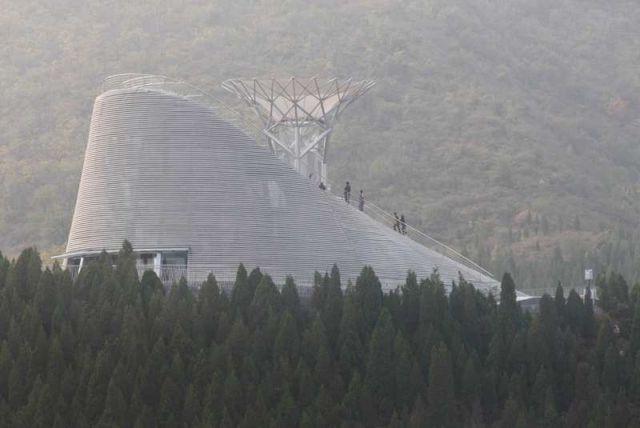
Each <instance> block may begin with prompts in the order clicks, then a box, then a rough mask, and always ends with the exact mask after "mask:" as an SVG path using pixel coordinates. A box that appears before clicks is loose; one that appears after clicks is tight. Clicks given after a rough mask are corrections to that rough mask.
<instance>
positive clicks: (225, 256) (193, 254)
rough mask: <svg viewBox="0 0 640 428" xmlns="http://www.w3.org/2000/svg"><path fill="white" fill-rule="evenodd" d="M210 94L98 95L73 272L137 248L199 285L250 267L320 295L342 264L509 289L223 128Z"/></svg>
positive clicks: (137, 85) (150, 89) (130, 86)
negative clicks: (323, 281)
mask: <svg viewBox="0 0 640 428" xmlns="http://www.w3.org/2000/svg"><path fill="white" fill-rule="evenodd" d="M206 99H207V96H206V94H204V93H202V92H201V91H199V90H197V89H195V88H193V87H190V86H189V85H185V84H182V83H180V82H174V81H171V80H169V79H166V78H161V77H157V76H144V75H123V76H115V77H112V78H110V79H108V80H107V81H106V84H105V88H104V91H103V92H102V93H101V94H100V95H99V96H98V97H97V99H96V101H95V105H94V109H93V116H92V119H91V127H90V132H89V141H88V145H87V149H86V154H85V160H84V166H83V170H82V177H81V180H80V187H79V190H78V196H77V202H76V207H75V211H74V215H73V220H72V224H71V230H70V233H69V239H68V244H67V249H66V252H65V254H62V255H61V256H59V257H60V258H61V259H64V260H65V263H66V264H67V266H69V267H70V268H71V269H75V270H78V269H81V267H82V266H83V265H84V264H85V263H87V261H89V260H91V259H92V258H95V257H97V256H98V255H99V254H100V252H102V251H103V250H105V251H107V252H108V253H113V254H115V253H117V252H118V250H119V249H120V248H121V246H122V242H123V241H124V240H125V239H126V240H129V241H130V242H131V244H132V246H133V248H134V251H135V253H136V254H137V256H138V258H139V267H140V270H141V271H143V270H147V269H152V270H154V271H156V273H158V275H159V276H160V278H161V279H163V280H164V281H166V282H171V281H174V280H177V279H179V278H180V277H181V276H184V277H185V278H187V280H188V281H189V282H190V283H191V284H194V285H197V284H198V283H199V282H201V281H204V280H205V279H206V277H207V275H208V274H209V273H210V272H212V273H214V274H215V275H216V277H217V278H218V280H219V281H222V282H231V281H233V279H234V278H235V274H236V271H237V268H238V265H239V264H240V263H244V264H245V266H246V267H247V268H248V269H251V268H253V267H256V266H257V267H260V269H261V270H262V271H263V272H266V273H269V274H270V275H271V276H272V277H273V278H274V280H275V281H276V282H277V283H278V282H279V283H283V282H284V280H285V277H286V276H287V275H292V276H293V277H294V279H295V280H296V283H298V284H299V285H302V286H304V285H309V284H311V282H312V279H313V275H314V272H315V271H319V272H325V271H328V270H330V269H331V266H332V265H333V264H334V263H335V264H337V265H338V267H339V268H340V272H341V275H342V277H343V279H344V283H345V284H346V283H347V281H346V280H349V279H350V280H355V278H356V277H357V276H358V274H359V273H360V271H361V270H362V268H363V266H365V265H371V266H372V267H373V268H374V270H375V272H376V274H377V275H378V276H379V278H380V280H381V282H382V284H383V286H384V287H385V288H386V289H392V288H395V287H397V286H398V285H399V284H401V283H403V281H404V280H405V278H406V275H407V272H408V271H409V270H412V271H415V272H416V273H417V275H418V277H426V276H429V275H431V274H432V273H433V271H434V269H437V271H438V272H439V274H440V276H441V277H442V278H443V280H444V281H445V283H448V284H450V283H451V281H452V280H457V279H458V277H459V275H460V274H462V275H463V276H464V277H465V278H466V279H467V280H469V281H471V282H473V283H474V284H475V285H476V286H478V287H480V288H482V289H484V290H487V291H492V290H493V291H495V290H496V289H497V286H498V283H497V282H496V281H495V280H494V279H493V278H492V277H491V276H490V275H489V274H488V273H487V272H486V271H482V269H481V268H479V267H477V266H476V265H474V264H472V263H471V262H470V261H468V260H466V259H464V258H462V259H457V260H454V259H453V258H452V257H450V255H449V256H448V255H445V254H444V253H443V252H442V251H439V250H438V249H437V248H435V249H434V248H429V247H427V246H424V245H422V244H420V243H418V242H416V241H414V240H412V239H410V238H409V237H408V236H406V235H402V234H400V233H397V232H395V231H394V230H393V229H392V228H391V227H390V225H389V224H384V223H381V222H379V221H376V220H375V219H373V218H372V217H371V216H369V215H367V213H365V212H361V211H359V210H357V209H356V208H354V207H352V206H351V205H348V204H346V203H345V202H344V200H341V199H340V198H338V197H336V196H334V195H332V194H331V193H329V192H327V191H323V190H321V189H319V188H318V185H317V183H316V182H315V181H314V180H309V179H308V177H305V176H303V175H301V174H299V173H298V172H296V170H294V168H292V167H291V166H290V165H288V164H287V163H286V162H285V161H283V160H282V159H280V158H279V157H278V156H277V154H276V153H274V152H273V151H272V150H269V148H267V147H264V146H260V145H259V144H257V143H256V141H254V140H252V139H251V138H249V137H248V136H247V135H246V133H245V132H243V131H242V130H241V129H240V128H239V127H237V126H236V125H234V124H232V123H230V122H229V121H225V120H223V119H221V117H220V114H218V113H216V107H212V103H210V102H208V101H206Z"/></svg>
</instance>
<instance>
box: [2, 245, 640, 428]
mask: <svg viewBox="0 0 640 428" xmlns="http://www.w3.org/2000/svg"><path fill="white" fill-rule="evenodd" d="M41 265H42V262H41V260H40V258H39V256H38V253H37V252H36V251H34V250H32V249H29V250H26V251H24V252H23V253H22V254H21V255H20V257H19V258H18V259H17V261H16V262H13V263H10V262H9V261H8V260H7V259H5V258H3V257H2V256H0V309H1V310H0V425H2V426H16V427H18V426H19V427H49V426H53V427H56V428H57V427H68V426H96V427H123V426H128V427H134V426H135V427H150V426H159V427H165V426H166V427H176V426H185V427H233V426H238V427H257V426H261V427H279V428H284V427H303V428H308V427H318V428H320V427H345V428H346V427H393V428H400V427H410V428H413V427H425V426H430V427H462V426H465V427H496V428H503V427H504V428H513V427H516V428H527V427H531V428H533V427H541V426H544V427H560V426H566V427H576V428H578V427H579V428H583V427H589V428H591V427H593V428H596V427H616V428H623V427H637V426H638V425H639V424H640V407H638V403H640V352H639V350H640V288H638V287H635V288H634V289H633V290H632V291H630V290H629V288H628V286H627V284H626V282H625V281H624V279H623V278H622V277H620V276H618V275H612V276H610V277H609V278H600V279H599V281H598V286H599V291H600V295H601V296H602V299H601V304H602V308H603V309H604V310H605V312H604V313H603V314H602V315H598V316H596V315H595V314H594V307H593V302H592V301H591V298H590V297H589V295H587V297H586V298H585V300H584V302H583V301H582V300H581V299H580V297H579V296H578V294H577V293H576V292H575V291H573V290H572V291H570V292H569V294H568V296H565V291H564V290H563V289H562V288H558V290H557V292H556V294H555V297H554V298H551V297H549V295H545V296H544V297H543V298H542V301H541V302H540V314H539V315H533V316H532V315H528V314H523V313H522V312H521V310H520V309H519V307H518V306H517V304H516V300H515V285H514V283H513V281H512V279H511V277H510V276H509V275H508V274H506V275H505V276H504V277H503V280H502V291H501V294H500V305H497V304H496V301H495V300H494V299H493V298H492V297H486V296H484V295H483V294H482V293H480V292H478V291H476V290H475V289H474V288H473V286H472V285H471V284H468V283H465V282H464V281H461V282H460V283H458V284H456V286H455V287H454V288H453V290H452V291H451V293H450V295H449V296H448V297H447V296H446V295H445V291H444V286H443V284H442V283H441V282H440V280H439V278H438V277H437V275H434V276H432V277H431V278H426V279H417V278H416V277H415V275H411V274H410V275H408V277H407V280H406V283H405V284H404V285H403V286H402V287H401V289H399V290H398V291H397V292H394V293H390V294H385V295H383V293H382V291H381V287H380V282H379V281H378V279H377V277H376V275H375V272H373V270H371V268H364V269H363V270H362V273H361V275H360V277H359V278H358V279H357V281H356V283H355V284H353V285H349V287H347V289H346V291H345V292H343V291H342V287H341V285H342V284H341V282H340V273H339V271H338V269H337V268H334V269H333V270H332V271H331V273H330V274H325V275H324V276H322V275H320V274H318V275H317V276H316V281H315V286H314V288H313V293H312V296H311V299H310V301H309V300H307V301H306V302H301V301H300V298H299V297H298V294H297V290H296V286H295V283H294V282H293V279H291V278H289V279H288V280H287V282H286V284H284V285H282V287H277V286H276V284H274V283H273V281H272V280H271V278H270V277H269V276H268V275H266V274H263V273H261V272H260V270H259V269H254V270H252V271H251V272H250V273H248V272H247V270H246V269H245V268H244V267H243V266H240V267H239V269H238V274H237V278H236V281H235V286H234V288H233V291H232V292H231V293H230V294H229V295H226V294H224V293H221V291H220V288H219V286H218V284H217V282H216V279H215V277H214V276H213V275H212V276H210V277H209V278H208V279H207V281H206V282H205V283H203V284H202V286H201V288H200V290H199V291H196V290H193V289H189V288H188V287H187V286H186V284H185V283H184V282H183V283H180V284H174V286H173V287H171V288H170V289H169V290H167V291H165V288H164V287H163V286H162V283H161V282H160V280H159V279H158V278H157V277H156V276H155V274H154V273H153V272H151V271H150V272H146V273H145V274H144V276H143V277H142V279H141V280H140V281H139V280H138V276H137V270H136V267H135V257H133V256H132V253H131V247H130V245H126V244H125V246H124V247H123V249H122V251H121V252H120V254H119V256H118V260H117V264H116V267H115V269H114V268H112V260H111V258H110V257H108V256H106V254H105V255H104V257H103V258H101V260H100V261H99V262H96V263H93V264H89V265H87V266H86V267H85V268H84V269H83V271H82V272H81V274H80V276H79V277H78V279H77V280H76V281H75V282H72V281H71V277H70V276H69V274H68V272H63V271H61V270H60V269H59V268H58V267H54V268H53V270H49V269H47V270H45V271H42V270H41ZM279 285H280V284H278V286H279ZM634 308H635V309H634Z"/></svg>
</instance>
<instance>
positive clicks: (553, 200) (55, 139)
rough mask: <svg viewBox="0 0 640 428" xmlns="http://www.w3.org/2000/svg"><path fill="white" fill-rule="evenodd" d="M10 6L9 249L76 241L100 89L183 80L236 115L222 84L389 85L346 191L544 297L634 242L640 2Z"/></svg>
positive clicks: (5, 213)
mask: <svg viewBox="0 0 640 428" xmlns="http://www.w3.org/2000/svg"><path fill="white" fill-rule="evenodd" d="M0 5H2V7H3V10H4V11H6V13H3V14H2V15H1V16H0V34H1V35H2V38H3V40H4V41H5V43H3V44H2V45H1V46H0V58H1V59H2V62H1V63H0V99H1V100H2V102H1V103H0V183H1V184H0V248H3V249H6V250H9V251H10V252H11V251H15V250H16V249H18V248H20V247H22V246H25V245H30V244H37V245H38V246H39V247H40V248H42V249H44V250H46V251H55V250H56V249H59V248H61V247H62V245H63V244H64V241H65V239H66V235H67V231H68V225H69V221H70V218H71V214H72V210H73V203H74V198H75V193H76V191H77V184H78V181H79V177H80V169H81V164H82V154H83V151H84V146H85V144H86V137H87V130H88V121H89V118H90V113H91V108H92V102H93V98H94V97H95V95H96V94H97V93H98V91H99V86H100V82H101V79H102V78H103V77H105V76H106V75H109V74H115V73H121V72H130V71H134V72H149V73H158V74H166V75H170V76H173V77H177V78H183V79H185V80H187V81H189V82H191V83H194V84H196V85H199V86H202V87H204V88H206V89H208V90H210V91H211V92H214V93H215V94H217V95H219V96H221V97H224V99H225V100H226V102H228V103H230V104H232V105H234V106H236V107H237V108H243V107H242V105H241V104H239V103H238V102H237V101H236V100H234V99H233V98H232V97H231V96H230V95H228V94H225V93H224V92H223V91H222V90H221V89H220V88H219V84H220V82H221V81H222V80H224V79H225V78H229V77H237V76H248V77H252V76H277V77H287V76H290V75H299V76H309V75H317V76H334V75H336V76H353V77H354V78H356V79H358V78H373V79H375V80H377V81H378V85H377V86H376V87H375V88H374V89H373V90H372V91H371V92H370V93H368V94H367V95H366V96H365V97H364V98H363V99H362V100H359V101H358V102H357V103H356V104H354V105H353V106H352V107H350V108H349V110H347V111H346V112H345V114H344V116H343V117H342V118H341V120H340V124H339V125H338V127H337V128H336V130H335V133H334V135H333V139H332V142H331V146H330V148H329V156H330V170H329V174H330V177H331V179H332V181H333V182H335V183H338V184H337V185H340V183H342V182H343V181H344V180H347V179H349V180H351V181H352V182H353V183H354V185H355V187H356V188H360V187H362V188H364V189H366V191H367V195H368V198H369V200H371V201H375V202H377V203H378V204H379V205H381V206H383V207H385V208H387V209H389V210H394V209H395V210H398V211H401V212H403V213H405V214H406V215H407V217H408V219H409V221H410V222H413V223H415V224H417V225H418V226H419V227H420V228H422V229H423V230H425V231H426V232H428V233H431V234H433V235H434V236H436V237H437V238H439V239H442V240H444V241H446V242H449V243H451V244H453V245H454V246H456V247H458V248H460V249H463V250H464V251H466V252H467V253H468V254H469V255H471V256H472V257H474V258H476V259H478V260H479V261H480V262H482V263H483V264H485V265H487V266H489V267H491V268H493V269H496V270H501V269H503V268H509V267H511V268H513V263H514V261H513V260H515V263H516V264H517V265H519V267H518V270H519V271H520V273H521V274H522V275H524V276H527V275H528V278H521V280H520V283H524V284H528V285H532V284H535V281H533V279H532V278H529V277H531V272H532V271H533V270H535V269H537V268H538V267H539V266H538V267H536V265H535V264H536V263H546V262H544V260H548V259H549V258H550V257H552V256H553V255H554V254H555V252H557V251H558V249H559V250H561V251H564V254H565V257H567V255H568V254H569V253H572V254H576V255H578V254H582V255H581V256H580V257H583V258H584V257H586V258H587V259H588V260H590V262H591V263H597V262H599V263H603V262H602V261H599V257H600V256H599V255H598V254H599V253H597V251H594V250H593V248H595V247H597V246H598V245H603V244H602V243H606V242H609V241H610V240H611V239H613V238H612V236H613V235H614V233H613V231H614V230H617V229H618V228H622V229H624V230H630V231H634V230H636V229H637V228H638V218H639V217H638V214H639V212H640V203H639V202H638V199H639V198H638V190H639V189H638V178H639V172H640V171H639V166H640V151H639V150H640V149H639V148H638V144H637V143H638V141H639V140H640V138H639V137H640V77H638V74H637V70H638V69H639V67H638V66H639V65H640V56H639V55H638V52H640V41H639V40H638V38H637V28H640V4H638V3H636V2H631V1H623V2H616V3H615V4H610V2H604V1H595V0H586V1H585V0H580V1H578V0H561V1H549V0H536V1H524V0H517V1H511V2H507V3H505V2H501V1H488V0H484V1H483V0H453V1H445V0H433V1H427V2H425V1H414V2H388V1H360V2H347V3H346V4H345V2H339V1H334V0H332V1H321V2H313V4H307V3H301V2H294V1H283V2H279V3H275V4H274V2H259V1H236V2H211V1H190V2H187V1H169V0H159V1H151V2H144V4H143V3H138V2H124V1H120V0H114V1H111V2H97V1H89V2H86V1H85V2H80V1H75V0H74V1H71V0H64V1H59V2H56V4H55V5H46V4H41V2H37V1H35V0H26V1H23V2H20V3H18V2H10V1H8V0H3V1H0ZM576 216H578V218H576ZM543 229H544V233H543ZM536 231H537V232H536ZM598 248H600V247H598ZM585 254H587V256H585ZM576 257H577V256H576ZM512 259H513V260H512ZM584 262H585V261H582V262H581V263H584ZM541 266H542V265H541ZM563 275H564V273H563ZM627 275H629V277H631V278H633V277H634V275H632V274H630V273H627ZM574 276H575V275H574ZM545 280H546V278H545Z"/></svg>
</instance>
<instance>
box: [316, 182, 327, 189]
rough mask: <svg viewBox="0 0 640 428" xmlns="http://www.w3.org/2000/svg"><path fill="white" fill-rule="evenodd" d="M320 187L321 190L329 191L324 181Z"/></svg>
mask: <svg viewBox="0 0 640 428" xmlns="http://www.w3.org/2000/svg"><path fill="white" fill-rule="evenodd" d="M318 187H319V188H320V190H327V186H325V185H324V183H323V182H322V181H321V182H320V185H319V186H318Z"/></svg>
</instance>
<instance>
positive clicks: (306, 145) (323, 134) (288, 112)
mask: <svg viewBox="0 0 640 428" xmlns="http://www.w3.org/2000/svg"><path fill="white" fill-rule="evenodd" d="M374 84H375V82H374V81H372V80H362V81H357V82H356V81H353V80H351V79H329V80H321V79H317V78H315V77H313V78H310V79H298V78H295V77H292V78H290V79H230V80H227V81H225V82H224V83H223V84H222V87H223V88H224V89H226V90H227V91H229V92H231V93H233V94H236V95H237V96H238V97H239V98H240V99H242V100H244V101H245V102H246V103H247V104H249V106H251V107H252V108H253V109H254V111H255V112H256V114H257V115H258V117H259V118H260V120H261V121H262V124H263V127H264V129H263V131H262V132H263V133H264V134H265V135H266V137H267V144H268V145H269V147H270V148H271V150H272V151H273V152H274V153H275V154H276V155H277V156H278V157H279V158H280V159H282V160H284V161H286V162H287V163H288V164H289V165H291V166H292V167H293V168H294V169H295V170H296V171H297V172H298V173H299V174H301V175H303V176H305V177H308V178H310V179H312V180H314V181H316V182H318V183H319V182H323V183H325V184H326V183H327V146H328V144H329V137H330V135H331V131H333V127H334V125H335V122H336V119H337V118H338V116H339V115H340V114H341V113H342V111H343V110H344V109H345V108H346V107H347V106H348V105H349V104H351V103H352V102H353V101H355V100H356V99H357V98H358V97H360V96H361V95H363V94H364V93H365V92H367V91H368V90H369V89H370V88H371V87H372V86H373V85H374Z"/></svg>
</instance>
